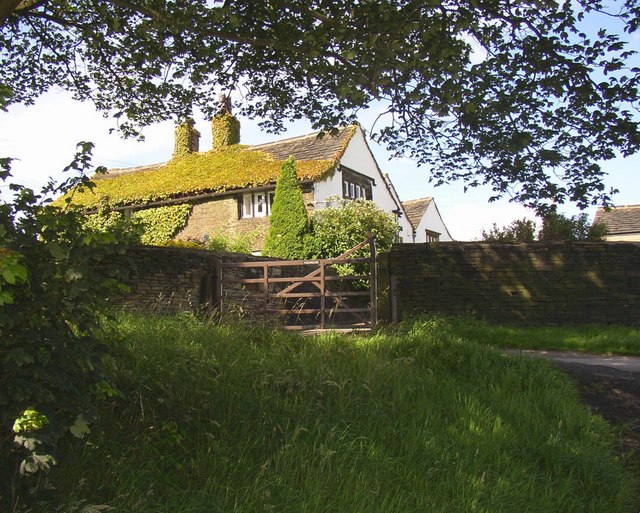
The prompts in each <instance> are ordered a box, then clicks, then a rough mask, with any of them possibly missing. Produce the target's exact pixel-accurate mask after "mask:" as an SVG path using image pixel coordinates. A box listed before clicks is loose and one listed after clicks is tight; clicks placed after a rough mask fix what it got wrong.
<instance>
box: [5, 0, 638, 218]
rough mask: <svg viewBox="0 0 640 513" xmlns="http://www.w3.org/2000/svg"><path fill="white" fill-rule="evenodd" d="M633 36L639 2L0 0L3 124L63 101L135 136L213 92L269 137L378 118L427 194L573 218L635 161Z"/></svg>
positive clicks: (209, 101) (379, 128) (208, 106)
mask: <svg viewBox="0 0 640 513" xmlns="http://www.w3.org/2000/svg"><path fill="white" fill-rule="evenodd" d="M639 19H640V0H611V1H608V2H604V1H602V0H563V1H552V0H429V1H425V0H394V1H392V0H383V1H368V0H268V1H264V2H255V1H252V0H237V1H228V0H227V1H224V2H223V1H213V0H171V1H169V0H64V1H63V0H41V1H38V0H21V1H20V0H9V1H5V2H3V3H2V4H1V7H0V64H1V69H2V73H1V75H0V107H6V106H8V105H10V104H11V103H24V104H30V103H33V101H34V100H35V98H37V97H38V96H39V95H41V94H42V93H44V92H45V91H47V90H48V89H49V88H51V87H53V86H59V87H62V88H64V89H67V90H69V91H72V92H73V94H74V95H75V97H76V98H78V99H81V100H91V101H93V102H94V103H95V105H96V107H97V108H98V109H99V110H102V111H104V112H107V113H109V114H110V115H112V116H115V118H117V119H118V120H119V122H120V127H121V129H122V130H123V133H125V134H132V133H134V132H135V130H136V129H137V128H138V127H140V126H144V125H146V124H149V123H154V122H157V121H160V120H164V119H169V118H174V119H182V118H184V117H186V116H188V115H189V114H191V112H192V110H193V109H195V108H199V109H201V110H202V111H203V112H204V114H205V115H208V116H211V115H212V114H213V112H214V110H215V109H216V106H217V104H216V100H215V99H216V95H217V94H218V93H219V92H220V91H225V92H229V91H232V90H237V92H236V93H235V97H236V98H239V100H238V103H239V105H238V107H239V108H240V112H241V113H242V114H245V115H248V116H251V117H259V118H261V119H263V120H264V121H263V122H262V123H263V125H264V126H265V127H266V128H267V129H270V130H273V131H278V130H281V129H282V128H283V123H284V122H285V121H286V120H290V119H300V118H303V117H304V118H308V119H309V120H310V121H311V123H312V125H313V126H314V128H329V127H335V126H338V125H340V124H342V123H349V122H353V121H355V120H356V119H357V117H358V112H359V110H361V109H363V108H367V107H368V106H371V105H374V104H375V105H377V104H376V102H382V104H383V105H385V107H386V109H387V110H386V114H384V115H383V116H381V118H380V120H379V121H378V122H377V123H376V125H375V126H374V129H373V133H372V136H373V137H374V138H377V139H378V140H379V141H381V142H382V143H383V144H385V145H386V146H387V147H388V148H389V149H390V150H391V151H393V152H395V153H397V154H403V155H408V156H410V157H412V158H414V159H415V160H416V161H417V163H419V164H424V165H425V166H426V167H427V168H428V169H429V171H430V176H431V179H432V180H434V181H435V182H436V183H442V182H447V181H451V180H457V179H463V180H464V181H465V182H466V184H467V185H468V186H476V185H480V184H487V185H489V186H491V187H492V188H493V190H494V191H495V195H494V196H493V198H497V197H500V196H504V195H508V196H509V197H511V198H512V199H514V200H516V201H519V202H522V203H524V204H526V205H529V206H533V207H535V208H537V209H538V210H539V211H544V210H545V209H546V207H548V206H549V205H552V204H558V203H563V202H566V201H571V202H574V203H576V204H577V205H578V206H580V207H586V206H588V205H589V204H595V203H602V202H606V201H607V200H608V199H609V197H610V194H611V191H607V190H606V189H605V186H604V184H603V170H602V168H601V166H600V163H601V162H602V161H605V160H608V159H611V158H613V157H615V156H616V155H617V154H621V155H623V156H627V155H630V154H633V153H635V152H637V151H638V149H639V146H640V126H639V124H638V120H637V118H636V114H637V108H636V104H634V102H636V101H637V100H636V99H637V97H638V81H639V78H640V69H639V68H638V67H634V65H633V63H634V59H635V56H634V52H633V50H632V47H631V43H630V42H628V41H625V38H626V39H629V40H631V39H632V37H633V36H634V35H635V34H634V33H635V32H636V31H637V29H638V25H639ZM600 27H602V28H600ZM493 198H492V199H493Z"/></svg>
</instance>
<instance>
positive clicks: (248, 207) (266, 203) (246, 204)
mask: <svg viewBox="0 0 640 513" xmlns="http://www.w3.org/2000/svg"><path fill="white" fill-rule="evenodd" d="M274 197H275V191H257V192H247V193H245V194H243V195H242V209H241V217H242V219H252V218H259V217H267V216H270V215H271V208H272V206H273V199H274Z"/></svg>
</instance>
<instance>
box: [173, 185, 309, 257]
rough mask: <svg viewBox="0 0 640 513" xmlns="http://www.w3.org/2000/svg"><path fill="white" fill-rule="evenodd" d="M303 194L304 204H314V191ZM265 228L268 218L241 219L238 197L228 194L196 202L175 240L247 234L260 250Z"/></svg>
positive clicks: (257, 249)
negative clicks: (253, 238) (185, 224)
mask: <svg viewBox="0 0 640 513" xmlns="http://www.w3.org/2000/svg"><path fill="white" fill-rule="evenodd" d="M302 196H303V199H304V201H305V204H306V205H311V206H312V205H313V192H305V193H303V195H302ZM308 208H309V207H308ZM268 230H269V218H268V217H253V218H248V219H243V218H241V217H240V215H239V211H238V198H237V197H236V196H231V195H230V196H222V197H218V198H211V199H205V200H199V201H197V202H195V203H194V205H193V210H192V211H191V215H190V216H189V221H188V222H187V226H185V227H184V228H183V229H182V230H181V231H180V233H178V235H177V236H176V239H178V240H189V239H195V240H204V239H205V237H206V236H214V235H228V236H231V237H237V236H239V235H247V236H251V237H255V241H254V244H253V249H254V250H255V251H260V250H261V249H262V246H263V244H264V238H265V237H266V235H267V231H268Z"/></svg>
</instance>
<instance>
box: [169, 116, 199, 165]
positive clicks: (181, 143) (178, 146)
mask: <svg viewBox="0 0 640 513" xmlns="http://www.w3.org/2000/svg"><path fill="white" fill-rule="evenodd" d="M194 124H195V122H194V121H193V119H191V118H187V119H186V120H185V121H184V122H183V123H181V124H179V125H178V126H177V127H176V131H175V145H174V149H173V158H174V159H175V158H180V157H184V156H185V155H190V154H191V153H193V152H196V151H198V139H197V138H198V137H199V136H200V134H199V133H198V131H197V130H196V129H195V127H194Z"/></svg>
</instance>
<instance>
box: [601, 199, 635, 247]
mask: <svg viewBox="0 0 640 513" xmlns="http://www.w3.org/2000/svg"><path fill="white" fill-rule="evenodd" d="M593 222H594V223H598V222H600V223H603V224H604V225H605V226H606V227H607V234H606V236H605V239H606V240H608V241H626V242H640V205H621V206H617V207H611V209H609V210H608V211H607V210H605V209H604V208H602V207H600V208H598V210H597V211H596V215H595V218H594V220H593Z"/></svg>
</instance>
